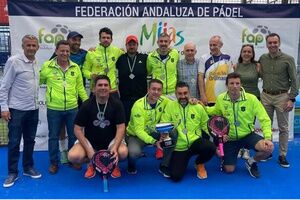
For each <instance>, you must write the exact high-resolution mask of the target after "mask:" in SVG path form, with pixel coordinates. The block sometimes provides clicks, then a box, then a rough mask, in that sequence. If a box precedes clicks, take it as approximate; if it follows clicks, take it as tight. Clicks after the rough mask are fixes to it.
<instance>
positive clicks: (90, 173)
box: [84, 164, 96, 178]
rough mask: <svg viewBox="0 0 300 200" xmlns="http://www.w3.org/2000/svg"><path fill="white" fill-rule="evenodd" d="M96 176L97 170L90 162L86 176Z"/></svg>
mask: <svg viewBox="0 0 300 200" xmlns="http://www.w3.org/2000/svg"><path fill="white" fill-rule="evenodd" d="M94 176H96V170H95V168H94V167H93V165H92V164H88V166H87V169H86V172H85V174H84V177H85V178H93V177H94Z"/></svg>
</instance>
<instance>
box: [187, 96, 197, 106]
mask: <svg viewBox="0 0 300 200" xmlns="http://www.w3.org/2000/svg"><path fill="white" fill-rule="evenodd" d="M189 103H190V104H192V105H196V104H198V103H199V100H198V99H196V98H194V97H192V98H190V99H189Z"/></svg>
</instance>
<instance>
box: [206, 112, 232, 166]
mask: <svg viewBox="0 0 300 200" xmlns="http://www.w3.org/2000/svg"><path fill="white" fill-rule="evenodd" d="M207 127H208V131H209V134H210V135H211V136H212V137H213V138H215V139H217V141H218V147H219V151H220V155H221V167H220V168H221V171H222V170H223V159H224V149H223V136H224V135H228V132H229V122H228V120H227V119H226V118H225V117H223V116H213V117H211V118H209V120H208V122H207Z"/></svg>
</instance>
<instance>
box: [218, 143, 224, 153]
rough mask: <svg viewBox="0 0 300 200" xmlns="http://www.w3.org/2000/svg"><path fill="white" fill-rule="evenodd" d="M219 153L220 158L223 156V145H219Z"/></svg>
mask: <svg viewBox="0 0 300 200" xmlns="http://www.w3.org/2000/svg"><path fill="white" fill-rule="evenodd" d="M219 151H220V156H224V149H223V143H222V142H220V143H219Z"/></svg>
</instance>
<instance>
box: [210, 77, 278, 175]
mask: <svg viewBox="0 0 300 200" xmlns="http://www.w3.org/2000/svg"><path fill="white" fill-rule="evenodd" d="M226 85H227V88H228V91H227V92H224V93H222V94H220V95H219V96H218V97H217V101H216V104H215V105H214V106H213V107H207V112H208V114H209V115H223V116H224V117H226V118H227V119H228V121H229V123H230V130H229V134H228V136H226V137H225V138H223V139H224V142H225V144H224V166H223V167H224V170H225V172H228V173H231V172H234V170H235V165H236V162H237V155H238V153H239V150H240V149H241V148H246V149H253V150H255V151H256V152H257V153H256V155H255V156H254V157H250V158H249V159H248V160H247V161H246V167H247V169H248V171H249V173H250V175H251V176H252V177H254V178H258V177H259V176H260V173H259V171H258V167H257V164H256V162H258V161H260V160H262V159H265V158H267V157H268V156H269V155H270V154H271V153H272V152H273V149H274V145H273V143H272V142H271V138H272V130H271V120H270V118H269V116H268V114H267V112H266V110H265V109H264V107H263V105H262V104H261V102H260V101H259V100H258V99H257V98H256V96H254V95H252V94H249V93H246V92H245V91H244V89H243V88H242V87H241V78H240V75H239V74H237V73H230V74H228V76H227V78H226ZM255 117H256V118H257V119H258V121H259V123H260V127H261V129H262V132H263V134H264V137H262V136H260V135H258V134H256V133H254V124H253V121H254V119H255Z"/></svg>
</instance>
